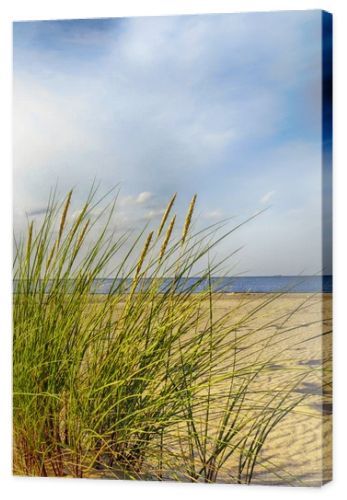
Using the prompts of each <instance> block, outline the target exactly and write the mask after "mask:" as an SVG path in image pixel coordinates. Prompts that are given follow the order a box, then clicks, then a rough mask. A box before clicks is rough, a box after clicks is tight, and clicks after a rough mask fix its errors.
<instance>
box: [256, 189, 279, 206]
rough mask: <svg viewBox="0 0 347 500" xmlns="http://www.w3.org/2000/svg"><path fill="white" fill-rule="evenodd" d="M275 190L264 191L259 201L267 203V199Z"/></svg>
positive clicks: (268, 199) (269, 198) (270, 197)
mask: <svg viewBox="0 0 347 500" xmlns="http://www.w3.org/2000/svg"><path fill="white" fill-rule="evenodd" d="M275 193H276V191H268V192H267V193H265V194H264V195H263V196H262V197H261V198H260V200H259V201H260V203H261V204H263V205H265V204H266V203H269V201H270V200H271V199H272V198H273V196H274V194H275Z"/></svg>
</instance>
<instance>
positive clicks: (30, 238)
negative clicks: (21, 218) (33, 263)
mask: <svg viewBox="0 0 347 500" xmlns="http://www.w3.org/2000/svg"><path fill="white" fill-rule="evenodd" d="M33 227H34V221H31V222H30V225H29V234H28V243H27V258H29V257H30V252H31V244H32V241H33Z"/></svg>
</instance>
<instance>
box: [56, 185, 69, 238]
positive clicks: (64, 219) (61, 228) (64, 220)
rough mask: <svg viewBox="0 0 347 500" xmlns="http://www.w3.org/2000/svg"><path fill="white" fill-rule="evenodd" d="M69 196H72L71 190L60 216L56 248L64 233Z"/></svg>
mask: <svg viewBox="0 0 347 500" xmlns="http://www.w3.org/2000/svg"><path fill="white" fill-rule="evenodd" d="M71 196H72V189H71V191H70V192H69V194H68V195H67V198H66V202H65V205H64V210H63V214H62V216H61V220H60V227H59V236H58V245H57V246H59V243H60V240H61V237H62V234H63V231H64V226H65V222H66V216H67V212H68V210H69V206H70V202H71Z"/></svg>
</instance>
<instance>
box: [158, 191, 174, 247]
mask: <svg viewBox="0 0 347 500" xmlns="http://www.w3.org/2000/svg"><path fill="white" fill-rule="evenodd" d="M176 196H177V193H175V194H174V195H173V197H172V198H171V200H170V201H169V203H168V205H167V207H166V209H165V212H164V215H163V217H162V219H161V222H160V226H159V229H158V237H159V236H160V235H161V233H162V230H163V228H164V226H165V223H166V221H167V219H168V217H169V215H170V212H171V209H172V206H173V204H174V203H175V200H176Z"/></svg>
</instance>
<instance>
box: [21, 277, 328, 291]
mask: <svg viewBox="0 0 347 500" xmlns="http://www.w3.org/2000/svg"><path fill="white" fill-rule="evenodd" d="M173 280H174V278H162V279H161V280H160V281H159V283H158V287H159V291H160V292H162V293H164V292H165V291H166V290H168V289H169V288H170V287H171V286H172V284H173ZM210 283H211V288H212V290H213V291H215V292H220V293H281V292H286V293H332V291H333V279H332V276H331V275H324V276H317V275H315V276H305V275H301V276H227V277H212V278H211V281H210ZM120 285H122V286H120ZM131 285H132V280H131V279H130V278H129V279H127V280H120V279H111V278H99V279H96V280H94V283H93V286H92V288H91V293H93V294H109V293H110V292H111V293H113V292H116V293H117V292H119V291H121V292H122V293H126V292H128V291H129V290H130V289H131ZM149 285H150V279H146V278H145V279H143V280H141V281H140V283H139V286H138V289H142V290H143V289H146V288H147V287H148V286H149ZM17 286H18V281H17V282H16V280H14V286H13V291H14V293H16V291H17ZM208 286H209V281H208V279H207V278H199V277H190V278H186V277H183V278H182V277H181V278H179V279H178V280H177V282H176V285H175V291H176V292H177V293H184V292H186V291H187V290H190V291H191V292H193V293H198V292H202V291H204V290H207V289H208ZM49 288H50V283H49V282H48V283H47V291H48V290H49ZM71 288H73V281H71Z"/></svg>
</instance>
